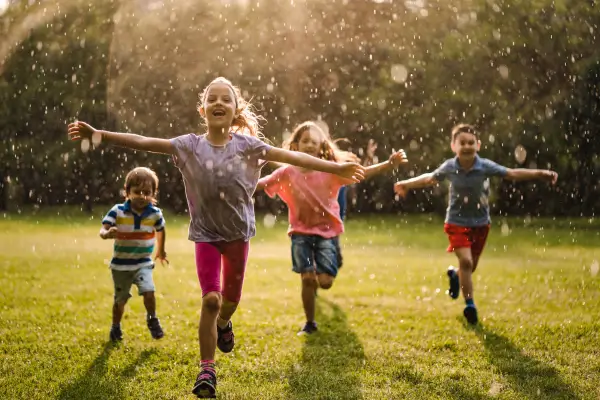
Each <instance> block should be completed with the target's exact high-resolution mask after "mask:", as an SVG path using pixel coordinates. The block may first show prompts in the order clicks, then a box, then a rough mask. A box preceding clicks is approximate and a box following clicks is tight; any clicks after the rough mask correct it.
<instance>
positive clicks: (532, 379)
mask: <svg viewBox="0 0 600 400" xmlns="http://www.w3.org/2000/svg"><path fill="white" fill-rule="evenodd" d="M463 324H464V325H465V328H466V329H469V330H471V331H473V332H475V333H476V334H477V336H479V338H480V339H481V342H482V343H483V345H484V347H485V349H486V350H487V352H488V358H489V360H490V363H491V364H492V365H494V366H495V367H496V368H498V370H499V371H500V372H501V373H502V375H503V376H504V377H505V378H506V380H508V381H509V382H510V387H511V389H512V390H514V391H515V392H516V393H517V394H518V395H519V396H522V398H536V399H557V400H558V399H579V398H580V397H579V396H577V395H576V394H575V392H573V389H572V388H571V387H570V386H569V385H568V384H567V383H565V382H564V381H563V379H562V378H561V376H560V374H559V372H558V371H557V370H556V369H555V368H554V367H552V366H551V365H548V364H545V363H543V362H542V361H539V360H536V359H535V358H533V357H531V356H528V355H526V354H524V353H523V351H522V350H521V349H519V348H517V347H516V346H515V345H514V344H513V343H512V342H511V341H510V340H509V339H507V338H506V337H504V336H502V335H500V334H498V333H495V332H493V331H491V330H489V329H488V328H486V327H485V326H483V325H482V324H478V325H477V326H475V327H473V326H470V325H468V324H467V323H466V322H464V320H463Z"/></svg>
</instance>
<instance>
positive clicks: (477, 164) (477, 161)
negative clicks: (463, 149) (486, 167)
mask: <svg viewBox="0 0 600 400" xmlns="http://www.w3.org/2000/svg"><path fill="white" fill-rule="evenodd" d="M454 166H455V167H456V169H458V170H460V171H465V169H464V168H463V167H461V165H460V163H459V162H458V156H456V157H454ZM481 169H483V163H482V162H481V158H480V157H479V156H478V155H477V154H475V162H474V163H473V166H472V167H471V169H469V171H475V170H481Z"/></svg>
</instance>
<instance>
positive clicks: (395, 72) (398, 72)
mask: <svg viewBox="0 0 600 400" xmlns="http://www.w3.org/2000/svg"><path fill="white" fill-rule="evenodd" d="M391 74H392V79H393V80H394V82H397V83H404V82H406V79H408V69H406V67H405V66H404V65H402V64H394V65H392V71H391Z"/></svg>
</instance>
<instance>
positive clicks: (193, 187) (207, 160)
mask: <svg viewBox="0 0 600 400" xmlns="http://www.w3.org/2000/svg"><path fill="white" fill-rule="evenodd" d="M171 143H172V144H173V147H174V148H175V156H174V159H175V165H176V166H177V168H179V170H180V171H181V174H182V175H183V183H184V186H185V193H186V196H187V201H188V208H189V210H190V218H191V221H190V227H189V236H188V237H189V240H191V241H194V242H217V241H221V240H224V241H228V242H229V241H232V240H237V239H243V240H248V239H250V238H251V237H253V236H254V235H255V234H256V226H255V217H254V203H253V201H252V195H253V194H254V191H255V190H256V183H257V181H258V178H259V176H260V169H261V167H262V164H261V161H260V160H261V159H264V155H265V154H266V153H267V152H268V151H269V150H270V149H271V148H272V147H271V146H270V145H268V144H266V143H265V142H263V141H262V140H260V139H258V138H255V137H253V136H246V135H240V134H237V133H232V136H231V140H230V141H229V142H228V143H227V144H226V145H224V146H213V145H212V144H210V142H209V141H208V140H207V139H206V135H196V134H193V133H191V134H188V135H183V136H179V137H176V138H174V139H171Z"/></svg>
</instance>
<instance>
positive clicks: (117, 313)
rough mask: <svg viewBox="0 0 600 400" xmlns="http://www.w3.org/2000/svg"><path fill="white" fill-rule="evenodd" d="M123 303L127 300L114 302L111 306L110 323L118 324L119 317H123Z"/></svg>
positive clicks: (119, 321)
mask: <svg viewBox="0 0 600 400" xmlns="http://www.w3.org/2000/svg"><path fill="white" fill-rule="evenodd" d="M125 304H127V300H125V301H123V302H121V303H116V302H115V303H114V304H113V308H112V323H113V325H119V324H120V323H121V319H122V318H123V313H124V312H125Z"/></svg>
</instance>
